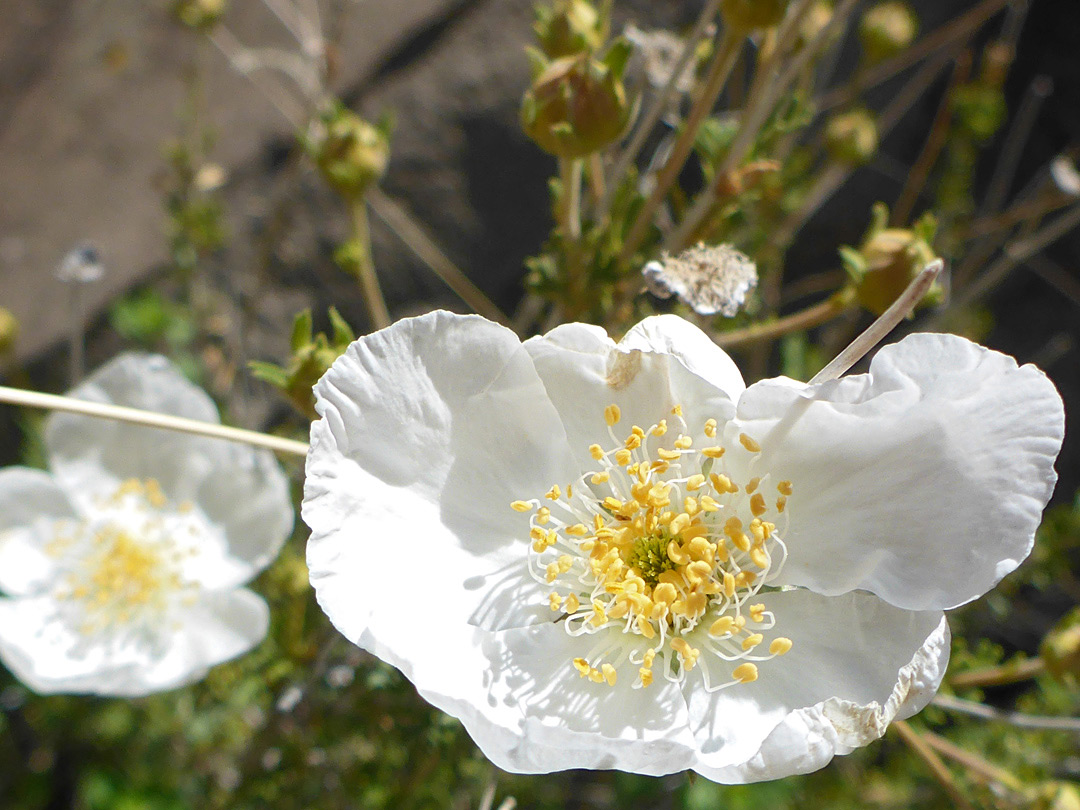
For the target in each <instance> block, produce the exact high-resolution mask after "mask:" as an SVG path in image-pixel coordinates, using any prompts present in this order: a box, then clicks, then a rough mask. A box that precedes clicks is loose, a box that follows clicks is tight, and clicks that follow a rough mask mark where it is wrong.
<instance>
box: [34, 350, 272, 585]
mask: <svg viewBox="0 0 1080 810" xmlns="http://www.w3.org/2000/svg"><path fill="white" fill-rule="evenodd" d="M70 395H71V396H75V397H78V398H80V399H87V400H91V401H95V402H106V403H113V404H117V405H124V406H128V407H134V408H140V409H144V410H150V411H155V412H159V413H169V414H173V415H176V416H183V417H187V418H189V419H197V420H199V421H203V422H212V423H215V424H216V423H217V422H218V421H219V420H218V413H217V408H216V407H215V405H214V403H213V401H212V400H211V399H210V397H209V396H207V395H206V393H205V392H204V391H203V390H202V389H200V388H199V387H198V386H196V385H194V384H192V383H191V382H189V381H188V380H187V378H185V377H184V376H183V375H182V374H181V373H180V372H179V371H178V370H177V369H176V367H175V366H173V365H172V364H171V363H170V362H169V361H168V360H166V359H165V358H164V357H160V356H157V355H144V354H136V353H128V354H122V355H120V356H119V357H117V358H115V359H114V360H112V361H111V362H109V363H107V364H106V365H105V366H103V367H102V368H101V369H99V370H98V371H96V372H95V373H94V374H92V375H90V377H88V378H87V380H86V381H85V382H84V383H83V384H81V385H80V386H78V387H76V388H75V389H74V390H73V391H71V392H70ZM45 443H46V447H47V449H48V451H49V462H50V466H51V469H52V470H53V472H54V474H55V475H56V478H57V480H58V481H59V482H60V484H61V486H63V487H64V488H65V489H66V490H67V491H68V493H69V494H70V495H71V497H72V498H73V499H74V500H75V501H76V503H78V504H79V505H80V506H81V508H82V509H83V510H84V511H86V512H92V511H94V510H95V509H96V508H97V505H98V504H99V503H100V500H101V499H102V498H107V497H109V496H110V495H111V494H112V493H113V492H114V491H115V489H116V487H117V486H118V485H119V483H120V482H122V481H124V480H127V479H132V478H134V479H139V480H148V479H152V480H155V481H157V482H158V483H159V484H160V485H161V488H162V491H163V492H164V494H165V496H166V497H167V498H168V500H169V502H170V505H171V507H172V508H173V509H176V508H178V507H179V506H180V505H181V504H182V503H183V502H185V501H189V502H192V503H194V505H196V506H197V507H198V508H199V509H200V510H201V511H202V512H203V514H204V515H205V516H206V518H207V519H208V520H209V521H210V522H212V523H214V524H215V525H217V526H218V527H220V529H221V531H222V532H223V533H224V537H225V538H226V541H227V548H225V549H223V550H222V553H223V554H225V555H227V557H228V558H229V559H228V567H229V568H230V569H232V570H235V571H237V572H239V576H233V575H231V574H230V576H229V578H228V581H227V583H226V582H224V581H220V582H215V583H214V584H217V585H222V584H230V585H232V584H239V583H240V582H243V581H247V580H248V579H250V578H251V577H252V576H254V575H255V573H257V572H258V571H259V570H261V569H262V568H264V567H265V566H266V565H268V564H269V562H270V561H271V560H273V559H274V557H276V556H277V553H278V551H279V550H280V549H281V545H282V543H284V541H285V539H286V538H287V537H288V536H289V533H290V532H291V530H292V525H293V507H292V501H291V496H290V494H289V487H288V480H287V478H286V476H285V474H284V472H283V471H282V469H281V466H280V465H279V464H278V463H277V461H276V460H275V459H274V457H273V455H272V454H271V453H270V452H269V451H266V450H257V449H254V448H251V447H247V446H245V445H240V444H237V443H234V442H227V441H222V440H218V439H207V438H203V437H198V436H191V435H188V434H184V433H178V432H175V431H170V430H157V429H153V428H145V427H139V426H136V425H130V424H125V423H121V422H114V421H111V420H107V419H95V418H90V417H85V416H76V415H72V414H61V413H57V414H54V415H53V416H51V417H50V419H49V421H48V423H47V424H46V428H45Z"/></svg>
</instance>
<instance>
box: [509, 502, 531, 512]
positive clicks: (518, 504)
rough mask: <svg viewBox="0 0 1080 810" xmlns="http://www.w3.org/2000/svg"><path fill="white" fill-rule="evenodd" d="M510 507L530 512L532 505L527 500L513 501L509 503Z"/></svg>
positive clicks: (517, 510)
mask: <svg viewBox="0 0 1080 810" xmlns="http://www.w3.org/2000/svg"><path fill="white" fill-rule="evenodd" d="M510 508H511V509H513V510H514V511H515V512H531V511H532V508H533V507H532V504H531V503H529V502H528V501H514V502H513V503H512V504H510Z"/></svg>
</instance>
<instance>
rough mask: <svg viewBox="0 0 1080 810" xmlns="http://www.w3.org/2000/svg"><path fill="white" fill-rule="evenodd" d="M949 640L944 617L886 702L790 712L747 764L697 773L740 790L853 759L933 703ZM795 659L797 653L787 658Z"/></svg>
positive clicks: (828, 703) (840, 702)
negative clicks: (855, 753)
mask: <svg viewBox="0 0 1080 810" xmlns="http://www.w3.org/2000/svg"><path fill="white" fill-rule="evenodd" d="M949 638H950V636H949V625H948V622H947V621H946V619H945V618H944V617H942V618H941V621H940V622H939V624H938V626H937V627H936V628H935V629H934V630H933V631H932V632H931V633H930V635H929V636H928V637H927V638H926V641H925V642H924V643H923V645H922V647H920V648H919V649H918V650H917V651H916V652H915V654H914V656H912V658H911V660H910V661H909V662H908V663H907V664H906V665H904V666H903V667H901V669H900V671H899V673H898V675H897V678H896V684H895V686H894V687H893V690H892V693H891V694H890V695H889V696H888V698H887V699H886V700H885V701H883V702H874V703H871V704H869V705H862V704H860V703H858V702H853V701H849V700H844V699H842V698H839V697H830V698H827V699H825V700H823V701H820V702H819V703H816V704H814V705H813V706H809V707H807V708H803V709H797V710H795V711H792V712H790V713H789V714H788V715H787V716H786V717H785V718H784V719H783V720H782V721H781V723H780V724H779V725H778V726H776V728H774V729H773V730H772V732H771V733H770V734H769V736H768V737H766V738H765V742H764V743H763V744H762V746H761V749H760V750H759V751H758V752H757V753H756V754H755V755H754V756H753V757H751V758H750V759H749V760H748V761H746V762H744V763H741V764H739V765H732V766H728V767H725V768H717V769H709V768H703V767H697V768H695V770H697V771H698V772H700V773H701V774H702V775H704V776H706V777H708V778H709V779H712V780H713V781H716V782H723V783H726V784H741V783H746V782H761V781H765V780H767V779H778V778H780V777H784V776H790V775H792V774H799V773H810V772H811V771H816V770H818V769H819V768H823V767H825V765H827V764H828V763H829V761H830V760H831V759H832V758H833V757H834V756H835V755H837V754H848V753H851V752H852V751H853V750H855V749H856V748H858V747H861V746H863V745H866V744H868V743H870V742H872V741H873V740H875V739H877V738H879V737H880V736H881V735H882V734H884V732H885V729H886V727H887V726H888V724H889V723H890V722H891V721H892V720H903V719H906V718H908V717H911V716H912V715H913V714H916V713H917V712H919V711H921V710H922V709H923V708H924V707H925V706H926V704H927V703H929V702H930V699H931V698H932V697H933V696H934V693H935V692H936V691H937V688H938V686H939V685H940V684H941V680H942V678H943V677H944V675H945V669H946V667H947V665H948V662H949ZM793 654H794V649H793V650H792V652H791V653H789V655H793ZM772 663H773V662H766V663H765V664H763V665H762V667H763V668H764V667H768V666H770V665H771V664H772ZM751 686H753V684H751Z"/></svg>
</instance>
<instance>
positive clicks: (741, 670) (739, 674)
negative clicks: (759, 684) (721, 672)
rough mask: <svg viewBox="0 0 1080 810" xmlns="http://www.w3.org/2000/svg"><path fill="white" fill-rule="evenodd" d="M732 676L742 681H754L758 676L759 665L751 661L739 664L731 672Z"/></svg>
mask: <svg viewBox="0 0 1080 810" xmlns="http://www.w3.org/2000/svg"><path fill="white" fill-rule="evenodd" d="M731 677H733V678H734V679H735V680H737V681H739V682H740V683H753V682H754V681H756V680H757V678H758V671H757V667H756V666H755V665H754V664H751V663H749V662H748V663H745V664H739V665H738V666H737V667H735V671H734V672H732V673H731Z"/></svg>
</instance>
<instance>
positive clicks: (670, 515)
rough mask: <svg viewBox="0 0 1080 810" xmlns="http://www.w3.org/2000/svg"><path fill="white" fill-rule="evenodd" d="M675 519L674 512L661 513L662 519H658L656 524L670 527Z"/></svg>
mask: <svg viewBox="0 0 1080 810" xmlns="http://www.w3.org/2000/svg"><path fill="white" fill-rule="evenodd" d="M674 519H675V513H674V512H661V513H660V517H658V518H657V519H656V522H657V523H658V524H660V525H661V526H670V525H671V521H672V520H674Z"/></svg>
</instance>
